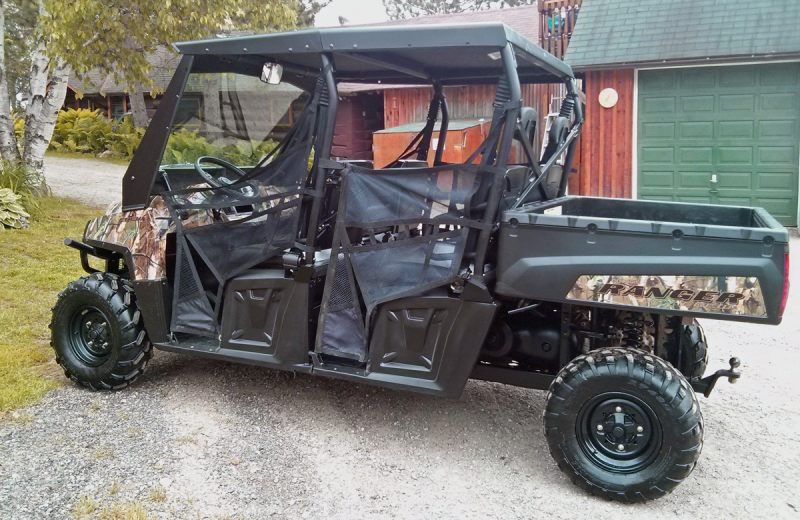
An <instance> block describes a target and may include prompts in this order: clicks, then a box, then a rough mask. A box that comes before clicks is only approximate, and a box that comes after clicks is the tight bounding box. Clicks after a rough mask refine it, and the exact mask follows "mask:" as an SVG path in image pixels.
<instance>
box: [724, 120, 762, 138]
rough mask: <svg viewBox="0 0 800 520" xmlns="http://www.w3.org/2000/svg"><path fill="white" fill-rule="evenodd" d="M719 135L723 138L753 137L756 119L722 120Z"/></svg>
mask: <svg viewBox="0 0 800 520" xmlns="http://www.w3.org/2000/svg"><path fill="white" fill-rule="evenodd" d="M717 126H718V127H719V137H720V138H721V139H752V138H753V128H754V126H755V125H754V121H752V120H750V121H720V122H719V123H717Z"/></svg>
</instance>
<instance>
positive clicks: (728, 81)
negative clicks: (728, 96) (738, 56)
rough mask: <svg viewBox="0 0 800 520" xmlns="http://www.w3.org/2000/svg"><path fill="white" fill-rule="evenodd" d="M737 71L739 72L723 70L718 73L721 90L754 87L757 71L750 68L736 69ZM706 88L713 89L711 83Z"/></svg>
mask: <svg viewBox="0 0 800 520" xmlns="http://www.w3.org/2000/svg"><path fill="white" fill-rule="evenodd" d="M737 69H739V70H734V69H723V70H721V71H719V86H720V87H722V88H726V87H753V86H755V84H756V81H757V77H758V74H757V72H758V70H757V69H754V68H750V67H737ZM709 72H712V71H709ZM712 74H713V72H712ZM708 87H709V88H713V87H714V85H713V83H712V84H711V85H708Z"/></svg>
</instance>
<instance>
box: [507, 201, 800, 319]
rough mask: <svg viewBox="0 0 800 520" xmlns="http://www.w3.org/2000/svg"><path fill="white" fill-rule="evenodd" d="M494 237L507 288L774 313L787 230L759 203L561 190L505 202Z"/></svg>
mask: <svg viewBox="0 0 800 520" xmlns="http://www.w3.org/2000/svg"><path fill="white" fill-rule="evenodd" d="M499 241H500V244H499V248H498V251H499V254H498V269H497V272H498V279H497V286H496V288H495V289H496V291H497V292H498V293H500V294H503V295H506V296H516V297H520V298H527V299H534V300H549V301H560V302H565V303H573V304H581V303H583V304H587V305H593V306H607V307H615V308H620V309H626V308H627V309H630V308H632V307H639V308H641V307H646V308H648V309H649V310H648V312H663V313H669V314H680V315H687V316H700V317H713V318H717V319H732V320H738V321H755V322H761V323H764V322H767V323H780V313H781V308H780V307H781V302H782V299H783V293H784V270H785V269H786V267H787V265H788V252H789V246H788V242H789V235H788V232H787V230H786V229H785V228H784V227H783V226H781V225H780V224H779V223H778V222H777V221H776V220H775V219H774V218H772V217H771V216H770V215H769V214H768V213H767V212H766V211H765V210H763V209H761V208H743V207H734V206H714V205H708V204H685V203H673V202H654V201H636V200H621V199H608V198H596V197H562V198H559V199H555V200H552V201H548V202H542V203H534V204H528V205H525V206H523V207H520V208H518V209H515V210H510V211H506V212H505V213H504V214H503V217H502V220H501V228H500V236H499ZM640 310H645V309H640Z"/></svg>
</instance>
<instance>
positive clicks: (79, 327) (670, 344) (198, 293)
mask: <svg viewBox="0 0 800 520" xmlns="http://www.w3.org/2000/svg"><path fill="white" fill-rule="evenodd" d="M176 48H177V50H178V51H179V52H180V53H181V54H182V55H183V57H182V59H181V61H180V65H179V66H178V67H177V70H175V75H174V77H173V79H172V81H171V83H170V84H169V86H168V88H167V89H166V92H165V94H164V96H163V98H162V99H161V101H160V105H159V107H158V110H157V112H156V114H155V116H154V117H153V120H152V122H151V123H150V125H149V128H148V129H147V132H146V134H145V135H144V137H143V140H142V142H141V145H140V147H139V149H138V151H137V152H136V154H135V156H134V157H133V160H132V161H131V164H130V166H129V168H128V170H127V173H126V174H125V177H124V180H123V186H122V202H121V204H120V205H116V206H114V207H112V208H110V209H109V211H108V213H107V214H106V215H105V216H101V217H99V218H96V219H94V220H92V221H90V222H89V224H88V225H87V227H86V230H85V233H84V236H83V239H82V240H80V241H78V240H72V239H67V240H66V244H67V245H68V246H71V247H74V248H75V249H77V250H78V251H79V252H80V257H81V262H82V265H83V268H84V269H85V270H86V271H87V272H88V273H89V274H88V275H87V276H84V277H83V278H81V279H80V280H77V281H75V282H72V283H70V284H69V286H68V287H67V289H66V290H65V291H64V292H63V293H61V294H60V295H59V298H58V301H57V303H56V305H55V308H54V310H53V321H52V324H51V328H52V345H53V347H54V348H55V351H56V355H57V361H58V363H59V364H60V365H61V366H62V367H63V368H64V371H65V372H66V374H67V376H68V377H69V378H71V379H72V380H74V381H75V382H77V383H78V384H81V385H84V386H86V387H88V388H91V389H94V390H103V389H107V390H116V389H120V388H124V387H126V386H127V385H129V384H130V383H132V382H133V381H134V380H135V379H136V378H137V377H138V376H139V375H140V374H141V373H142V372H143V371H144V369H145V366H146V365H147V362H148V360H149V359H150V358H151V355H152V348H153V347H154V348H156V349H161V350H166V351H171V352H180V353H185V354H191V355H195V356H202V357H207V358H214V359H219V360H224V361H229V362H239V363H249V364H254V365H261V366H264V367H271V368H277V369H281V370H291V371H294V372H302V373H308V374H314V375H320V376H327V377H334V378H339V379H345V380H349V381H353V382H359V383H366V384H372V385H378V386H383V387H388V388H393V389H398V390H409V391H413V392H421V393H425V394H432V395H437V396H445V397H451V398H456V397H458V396H459V395H460V394H461V391H462V389H463V388H464V385H465V384H466V382H467V380H468V379H470V378H473V379H481V380H487V381H495V382H501V383H506V384H512V385H519V386H523V387H529V388H537V389H548V390H549V392H548V394H547V403H546V407H545V412H544V417H543V421H544V434H545V436H546V439H547V442H548V444H549V447H550V451H551V453H552V455H553V456H554V458H555V460H556V461H557V463H558V466H559V467H560V468H561V469H562V470H563V471H564V472H566V473H567V474H568V475H569V477H570V479H571V480H572V481H573V482H575V483H577V484H578V485H580V486H581V487H583V488H584V489H586V490H588V491H589V492H591V493H594V494H598V495H601V496H605V497H607V498H610V499H616V500H621V501H643V500H648V499H653V498H656V497H659V496H662V495H664V494H666V493H668V492H669V491H671V490H672V489H673V488H674V487H675V486H676V485H678V484H679V483H680V482H681V481H683V480H684V479H685V478H686V477H687V476H688V475H689V473H690V472H691V471H692V469H693V468H694V466H695V462H696V460H697V458H698V456H699V455H700V450H701V446H702V436H703V421H702V418H701V414H700V409H699V404H698V400H697V398H696V395H695V392H699V393H702V394H705V395H706V396H708V394H709V393H710V392H711V390H712V388H713V387H714V384H715V383H716V382H717V380H718V379H719V378H720V377H722V378H727V379H728V380H730V381H731V382H733V381H735V380H736V378H738V377H739V373H738V372H736V371H735V369H736V367H737V366H738V360H736V359H735V358H734V359H733V360H732V361H731V367H730V368H726V369H722V370H719V371H717V372H716V373H714V374H712V375H708V376H706V375H705V370H706V365H707V347H706V342H705V338H704V336H703V331H702V329H701V328H700V326H699V325H698V324H697V322H696V321H695V318H698V317H703V318H709V319H720V320H734V321H746V322H753V323H765V324H773V325H776V324H778V323H780V321H781V315H782V313H783V309H784V305H785V303H786V298H787V293H788V273H787V270H788V265H789V264H788V234H787V231H786V230H785V229H784V228H783V227H782V226H781V225H779V224H778V223H777V222H776V221H775V220H774V219H773V218H772V217H771V216H770V215H769V214H768V213H766V212H765V211H764V210H762V209H759V208H743V207H725V206H711V205H698V204H681V203H671V202H655V201H636V200H614V199H603V198H592V197H580V196H566V195H565V192H566V190H567V185H568V182H567V181H568V176H569V172H571V170H572V162H573V157H574V154H575V147H576V141H577V139H578V136H579V133H580V130H581V125H582V123H583V120H584V117H583V111H584V109H583V103H582V102H581V97H580V96H581V93H580V91H579V89H578V88H577V86H576V79H575V77H574V75H573V73H572V70H571V69H570V67H569V66H568V65H567V64H565V63H563V62H562V61H560V60H558V59H556V58H554V57H553V56H551V55H549V54H547V53H546V52H544V51H543V50H542V49H541V48H539V47H538V46H536V45H535V44H533V43H531V42H529V41H526V40H525V39H523V38H522V37H521V36H519V35H518V34H517V33H515V32H514V31H512V30H510V29H509V28H508V27H506V26H504V25H502V24H499V23H488V24H476V25H467V26H463V25H462V26H455V25H443V26H403V27H384V28H361V27H356V28H336V29H313V30H304V31H296V32H288V33H278V34H268V35H258V36H246V37H238V38H228V39H217V40H207V41H195V42H188V43H179V44H176ZM345 83H347V84H352V83H365V84H376V83H382V84H384V85H385V84H392V85H430V86H431V87H432V92H433V95H432V100H431V102H430V109H429V113H428V119H427V123H426V124H425V126H424V128H423V129H422V131H421V132H420V133H419V135H417V137H416V138H415V139H413V140H412V142H411V143H410V144H409V146H408V148H407V150H406V152H405V153H403V154H402V155H400V157H398V159H397V161H395V162H394V163H392V164H390V165H389V166H388V167H385V168H382V169H374V168H372V166H373V165H372V164H371V163H370V162H369V161H367V160H364V159H359V160H356V159H352V158H349V159H348V158H347V157H332V156H331V147H332V144H333V141H334V139H335V136H336V135H338V134H337V132H340V131H341V130H342V128H337V121H336V115H337V106H339V105H340V104H341V100H340V98H339V95H338V91H337V88H338V87H339V86H341V85H342V84H345ZM528 83H550V84H560V85H563V88H564V91H565V93H566V95H565V97H564V100H563V103H562V104H561V108H560V114H559V115H558V117H557V118H554V120H552V122H551V124H550V125H549V129H548V130H547V133H546V138H547V145H546V147H544V150H543V152H542V153H539V146H538V145H535V144H534V143H536V142H537V139H538V136H539V134H540V130H539V127H540V125H541V121H540V118H539V114H537V113H536V110H534V109H533V108H531V107H525V106H523V103H522V101H521V100H522V99H523V96H522V85H523V84H528ZM479 84H489V85H495V86H496V98H495V101H494V105H493V114H492V115H491V120H490V121H491V122H490V125H489V126H488V130H487V131H486V132H485V140H484V142H483V144H481V145H480V146H479V147H478V148H477V149H476V150H475V151H474V153H473V154H472V156H471V157H470V158H469V159H468V160H467V161H466V162H465V163H464V164H448V163H445V162H444V161H443V160H442V155H443V151H444V149H445V146H449V145H451V142H450V141H448V135H447V128H448V124H449V121H450V118H449V111H448V105H447V101H446V98H445V95H444V88H443V87H444V86H448V85H479ZM434 135H436V136H437V137H436V138H435V137H434ZM435 139H438V141H435ZM455 144H457V143H453V145H455ZM512 149H517V150H521V152H520V154H519V155H518V157H519V156H521V157H523V158H524V160H522V161H521V162H520V161H518V162H520V164H513V163H512V162H511V161H510V157H512V156H513V154H512V153H511V152H512ZM430 156H432V161H431V157H430ZM428 161H431V163H432V166H431V165H430V163H429V162H428Z"/></svg>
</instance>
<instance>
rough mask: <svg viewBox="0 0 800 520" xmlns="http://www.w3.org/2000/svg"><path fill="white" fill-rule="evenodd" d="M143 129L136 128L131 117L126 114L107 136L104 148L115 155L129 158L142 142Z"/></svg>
mask: <svg viewBox="0 0 800 520" xmlns="http://www.w3.org/2000/svg"><path fill="white" fill-rule="evenodd" d="M144 130H145V129H144V128H136V127H135V126H134V125H133V118H132V117H131V116H126V117H125V119H123V120H122V121H121V122H120V123H119V124H118V125H117V128H116V129H115V130H114V131H113V132H112V133H111V134H110V135H109V136H108V140H107V142H106V150H109V151H111V152H113V153H114V156H115V157H119V158H126V159H130V158H131V157H133V154H134V152H136V150H137V149H138V148H139V143H140V142H142V137H144Z"/></svg>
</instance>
